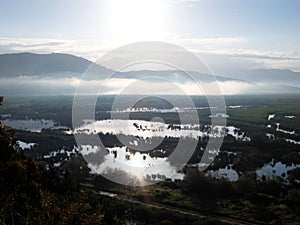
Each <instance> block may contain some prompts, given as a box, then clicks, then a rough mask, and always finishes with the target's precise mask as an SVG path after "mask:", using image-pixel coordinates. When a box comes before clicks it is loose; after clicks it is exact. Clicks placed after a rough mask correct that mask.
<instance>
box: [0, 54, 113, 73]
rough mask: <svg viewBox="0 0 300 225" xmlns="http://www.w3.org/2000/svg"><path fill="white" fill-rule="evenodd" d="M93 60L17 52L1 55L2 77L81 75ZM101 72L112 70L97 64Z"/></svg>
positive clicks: (98, 70) (0, 67) (62, 55)
mask: <svg viewBox="0 0 300 225" xmlns="http://www.w3.org/2000/svg"><path fill="white" fill-rule="evenodd" d="M92 63H93V62H91V61H89V60H86V59H84V58H81V57H77V56H74V55H69V54H62V53H52V54H33V53H15V54H3V55H0V77H1V78H4V77H5V78H14V77H19V76H38V77H40V76H48V75H51V77H55V76H56V77H61V76H62V73H63V74H64V75H63V76H64V77H73V76H81V74H82V73H83V72H84V71H85V70H86V69H87V68H88V67H89V66H90V65H91V64H92ZM95 69H96V70H97V72H99V73H108V72H111V71H110V70H108V69H106V68H104V67H102V66H100V65H97V66H95Z"/></svg>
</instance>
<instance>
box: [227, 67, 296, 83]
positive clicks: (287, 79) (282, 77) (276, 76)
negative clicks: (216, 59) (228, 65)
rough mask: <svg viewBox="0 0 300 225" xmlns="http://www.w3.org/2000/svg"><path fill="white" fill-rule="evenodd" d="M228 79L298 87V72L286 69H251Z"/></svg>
mask: <svg viewBox="0 0 300 225" xmlns="http://www.w3.org/2000/svg"><path fill="white" fill-rule="evenodd" d="M230 77H234V78H239V79H243V80H246V81H248V82H252V83H267V84H281V85H290V86H297V87H300V72H294V71H291V70H286V69H253V70H249V71H242V72H240V73H239V74H237V75H232V76H230Z"/></svg>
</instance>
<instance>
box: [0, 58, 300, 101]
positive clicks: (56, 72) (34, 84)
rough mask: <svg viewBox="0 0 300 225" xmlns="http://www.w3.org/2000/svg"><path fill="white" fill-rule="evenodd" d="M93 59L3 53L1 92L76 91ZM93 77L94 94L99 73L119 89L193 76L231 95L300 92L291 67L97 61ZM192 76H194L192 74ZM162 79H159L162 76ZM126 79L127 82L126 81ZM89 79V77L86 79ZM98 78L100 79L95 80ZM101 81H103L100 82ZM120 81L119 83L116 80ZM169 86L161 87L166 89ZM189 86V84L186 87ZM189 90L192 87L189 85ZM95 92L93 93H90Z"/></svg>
mask: <svg viewBox="0 0 300 225" xmlns="http://www.w3.org/2000/svg"><path fill="white" fill-rule="evenodd" d="M92 64H93V62H91V61H89V60H87V59H84V58H81V57H77V56H74V55H69V54H61V53H52V54H33V53H16V54H3V55H0V95H1V94H2V95H20V94H26V95H31V94H33V95H39V94H45V95H46V94H47V95H48V94H50V95H51V94H74V93H75V91H76V87H77V85H78V83H79V82H80V79H81V78H82V74H83V73H84V72H85V71H86V70H87V69H88V68H89V67H90V66H91V65H92ZM91 68H92V71H90V72H91V75H92V76H91V77H90V78H89V80H90V81H89V82H87V83H86V84H85V85H86V91H87V93H94V92H93V91H92V88H94V89H93V90H97V89H98V88H99V86H101V84H102V83H103V82H102V79H101V76H99V75H104V74H105V75H112V74H113V76H111V78H112V77H113V78H117V79H121V80H118V85H119V86H118V87H114V86H111V87H110V89H109V91H115V90H117V89H118V88H120V87H121V88H122V87H123V86H124V85H126V84H128V82H126V79H136V80H137V79H138V80H141V79H143V78H146V79H148V78H149V77H152V78H151V79H148V81H150V82H151V83H152V82H153V83H152V84H153V85H163V82H164V80H165V81H166V82H170V81H174V82H177V83H180V84H185V85H189V83H188V82H194V81H193V79H196V80H197V81H201V82H204V83H210V82H211V81H214V80H215V79H217V81H218V82H219V84H220V85H219V86H220V89H221V91H223V90H225V91H224V92H223V93H225V94H226V93H230V94H238V93H239V94H257V93H300V88H299V87H300V73H297V72H293V71H290V70H252V71H245V72H244V73H241V74H238V75H235V76H227V77H225V76H222V75H219V76H215V78H213V77H212V76H211V75H209V74H201V73H197V72H188V74H187V73H185V72H183V71H179V70H161V71H159V70H140V71H127V72H115V73H114V71H113V70H111V69H108V68H105V67H104V66H102V65H98V64H93V67H91ZM189 74H190V75H192V78H191V77H190V76H189ZM158 78H159V79H158ZM122 79H124V82H123V80H122ZM86 80H88V79H86ZM95 80H97V81H95ZM99 82H100V83H99ZM115 84H116V83H115ZM297 86H298V87H297ZM164 87H165V86H161V88H164ZM185 87H186V88H187V86H185ZM188 89H189V86H188ZM90 91H91V92H90Z"/></svg>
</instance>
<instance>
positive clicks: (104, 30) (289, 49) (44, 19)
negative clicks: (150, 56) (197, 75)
mask: <svg viewBox="0 0 300 225" xmlns="http://www.w3.org/2000/svg"><path fill="white" fill-rule="evenodd" d="M299 9H300V1H297V0H286V1H283V0H89V1H87V0H51V1H49V0H48V1H46V0H11V1H1V5H0V53H13V52H35V53H50V52H64V53H70V54H74V55H77V56H81V57H84V58H87V59H89V60H92V61H94V60H97V59H98V58H100V57H101V56H102V55H103V54H105V53H107V52H109V51H110V50H113V49H114V48H116V47H120V46H122V45H125V44H130V43H133V42H137V41H166V42H169V43H173V44H177V45H179V46H181V47H184V48H187V49H188V50H190V51H192V52H193V53H195V54H197V55H199V56H200V57H201V58H202V59H203V60H204V61H205V62H206V63H207V64H208V66H209V67H210V68H211V70H212V71H213V72H214V73H216V74H223V75H232V74H233V75H234V74H237V73H240V72H242V71H248V70H251V69H258V68H273V69H289V70H292V71H300V44H299V40H300V29H299V28H300V13H299Z"/></svg>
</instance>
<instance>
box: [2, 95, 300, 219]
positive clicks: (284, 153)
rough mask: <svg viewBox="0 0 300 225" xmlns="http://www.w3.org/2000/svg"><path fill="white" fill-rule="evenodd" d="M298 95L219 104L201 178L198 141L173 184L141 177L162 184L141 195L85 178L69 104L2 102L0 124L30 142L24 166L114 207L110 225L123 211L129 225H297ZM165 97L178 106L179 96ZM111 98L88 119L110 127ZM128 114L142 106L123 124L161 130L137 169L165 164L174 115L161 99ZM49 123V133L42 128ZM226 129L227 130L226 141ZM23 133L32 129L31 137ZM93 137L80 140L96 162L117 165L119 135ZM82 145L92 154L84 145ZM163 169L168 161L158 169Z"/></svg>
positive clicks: (205, 109)
mask: <svg viewBox="0 0 300 225" xmlns="http://www.w3.org/2000/svg"><path fill="white" fill-rule="evenodd" d="M299 97H300V96H298V95H281V96H276V95H265V96H255V95H251V96H225V102H226V115H227V116H226V119H227V125H226V128H224V130H226V129H227V130H226V135H225V136H224V141H223V144H222V146H221V148H220V149H218V151H217V153H214V154H215V155H214V161H213V163H212V164H210V165H209V166H208V167H207V168H206V169H205V170H204V171H199V170H198V169H197V168H198V166H197V165H198V164H199V162H200V160H201V156H202V155H203V153H204V151H203V149H205V147H206V145H207V143H208V138H207V136H205V135H204V136H203V137H201V138H200V137H199V139H198V141H197V146H196V147H195V152H194V153H193V154H192V156H191V158H190V159H189V160H188V162H187V165H186V166H185V167H183V168H182V169H181V170H180V171H176V173H177V175H180V176H179V177H181V178H178V179H172V177H168V176H166V175H164V174H159V171H158V174H157V175H155V177H152V175H153V174H150V175H149V177H148V178H147V179H150V180H151V179H158V178H164V179H162V180H164V181H161V182H159V183H155V184H153V185H150V186H144V187H139V186H138V185H137V186H136V185H133V186H124V185H121V184H116V183H114V182H111V181H109V180H107V179H105V178H104V177H102V176H101V175H99V174H95V173H92V174H91V173H90V171H91V167H90V166H89V165H88V162H86V159H87V156H86V155H85V154H84V153H83V149H80V148H79V147H78V146H77V143H76V140H75V138H74V135H76V132H75V128H74V127H72V104H73V97H72V96H28V97H24V96H20V97H16V96H7V97H5V101H4V103H3V106H2V107H1V108H0V116H1V119H2V120H1V122H2V123H3V124H7V125H9V124H12V125H13V126H15V127H13V128H15V129H16V134H17V138H18V140H19V141H21V142H22V143H25V145H26V143H27V144H28V143H33V147H30V149H26V148H25V149H24V154H25V156H26V157H27V158H31V159H33V160H36V161H38V162H39V163H42V164H43V165H44V166H46V165H48V166H49V167H50V168H51V169H53V170H66V171H69V172H70V173H71V174H72V176H73V177H74V179H75V180H76V182H77V183H78V184H79V186H80V188H81V189H82V190H86V191H88V192H91V193H92V194H93V195H97V196H98V197H97V198H100V199H102V200H99V201H110V200H115V201H111V202H112V203H111V205H112V207H115V208H116V209H117V210H115V213H116V217H118V218H121V217H122V219H125V218H123V217H124V214H123V212H124V211H126V212H127V214H126V220H128V221H131V220H132V221H135V222H136V223H138V224H143V223H146V224H148V223H150V224H158V223H159V222H161V223H160V224H184V221H185V223H186V224H212V223H216V224H220V222H223V223H224V224H299V223H300V221H299V217H298V215H299V212H300V211H299V210H300V209H299V199H300V191H299V183H300V173H299V172H300V170H299V166H300V137H299V135H300V98H299ZM174 98H178V99H179V100H180V96H174ZM192 99H193V101H194V102H195V106H196V108H197V113H198V116H199V121H200V128H199V129H200V131H203V132H204V131H205V132H207V133H205V134H206V135H212V134H213V129H212V128H211V130H210V129H208V128H207V127H206V126H205V125H207V126H209V125H210V123H211V118H210V117H209V116H210V115H211V112H210V109H209V105H208V103H207V101H206V99H205V98H204V97H197V96H192ZM113 100H114V96H106V97H102V98H101V101H98V103H97V105H96V109H95V118H96V120H97V121H107V120H109V119H111V118H110V114H111V112H110V111H111V110H112V105H113ZM124 101H126V97H124ZM135 107H136V108H137V109H141V108H143V107H148V108H147V111H142V110H136V111H135V112H130V114H129V116H130V117H129V118H130V120H134V121H144V122H143V123H142V122H141V124H147V122H145V121H148V122H151V120H152V118H161V119H162V120H163V121H164V123H166V124H168V125H169V127H168V128H166V129H167V131H168V132H169V133H170V134H171V135H169V136H168V137H164V140H163V142H161V143H160V144H159V145H158V146H157V147H156V148H155V149H154V150H155V151H150V152H146V153H141V156H144V161H146V162H147V163H148V161H147V160H152V161H151V162H153V163H154V164H155V162H156V161H155V160H162V159H164V158H165V157H168V156H170V155H171V154H172V152H173V151H174V149H175V147H176V145H177V144H178V141H179V140H178V139H179V138H178V137H177V136H176V129H177V128H176V125H178V124H180V118H179V113H180V112H178V111H176V110H175V109H174V108H173V106H172V105H170V104H169V103H167V102H166V101H165V100H161V99H158V98H154V97H148V98H145V99H144V100H142V101H140V102H138V103H137V104H136V105H135ZM153 109H155V110H153ZM166 109H167V111H164V112H163V113H162V112H161V110H166ZM124 110H126V109H124ZM33 121H37V122H33ZM39 121H41V122H39ZM49 121H51V123H50V122H49ZM52 122H53V126H51V127H47V126H48V125H49V124H50V125H51V124H52ZM151 123H153V121H152V122H151ZM35 124H37V125H35ZM153 124H154V125H155V123H153ZM50 125H49V126H50ZM154 125H153V126H154ZM26 126H28V127H26ZM30 126H31V127H30ZM36 126H39V127H36ZM136 126H137V127H138V126H141V127H142V126H145V125H136ZM151 126H152V125H151ZM33 127H34V128H33ZM170 127H171V128H170ZM177 127H178V126H177ZM230 127H234V129H233V131H232V133H230V129H231V128H230ZM83 128H84V127H83ZM32 129H36V131H35V132H32ZM93 129H95V130H92V132H91V133H84V135H86V136H93V135H94V136H97V137H100V139H101V140H102V142H103V144H104V146H105V147H106V148H107V149H108V152H109V153H108V154H106V155H104V156H103V157H104V159H106V160H109V157H113V156H114V157H115V159H117V160H121V159H119V158H120V155H121V149H122V147H123V144H122V142H121V141H120V140H119V139H118V138H119V137H120V134H118V133H110V132H106V131H105V130H104V128H103V125H102V127H100V128H99V129H100V131H101V132H98V131H97V132H95V131H96V129H98V128H93ZM101 129H102V130H101ZM180 129H183V128H180ZM189 129H190V128H189ZM67 131H71V132H67ZM139 132H140V135H144V133H143V132H142V131H139ZM172 132H173V133H172ZM195 132H196V131H195ZM122 135H124V137H126V138H129V139H130V140H132V143H133V142H134V141H133V140H138V141H141V140H144V139H145V138H144V139H143V138H139V139H134V138H135V137H134V135H132V136H131V135H128V134H126V133H122ZM172 135H174V136H172ZM155 138H157V137H154V136H153V137H151V140H152V141H155ZM188 138H190V137H187V139H188ZM90 145H91V147H93V144H92V143H90ZM135 145H136V146H137V144H135ZM135 145H134V144H132V146H131V147H130V146H129V151H128V152H127V153H124V154H127V155H128V159H127V161H126V160H124V159H123V160H124V161H121V162H122V163H126V162H134V160H135V157H136V156H139V155H138V154H137V150H135V148H134V146H135ZM139 145H140V142H139ZM158 150H159V151H158ZM114 151H115V152H114ZM117 154H118V156H117ZM146 156H147V159H146ZM118 157H119V158H118ZM145 159H146V160H145ZM130 160H131V161H130ZM101 162H102V163H103V161H101ZM141 162H143V160H141ZM149 162H150V161H149ZM167 162H168V161H167ZM173 166H174V165H173V164H172V162H171V161H170V164H168V165H167V169H172V168H173ZM174 168H175V167H174ZM123 172H124V171H119V173H120V174H123V175H122V176H125V177H126V176H128V174H127V175H126V173H123ZM125 172H128V171H125ZM129 172H130V171H129ZM131 172H133V171H131ZM165 176H166V177H165ZM165 178H167V179H165ZM137 184H138V183H137ZM105 193H106V194H105ZM107 193H110V194H112V195H109V194H107ZM107 195H108V196H107ZM166 216H167V218H168V219H166V220H163V221H161V219H160V218H162V217H166ZM187 218H188V219H187Z"/></svg>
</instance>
